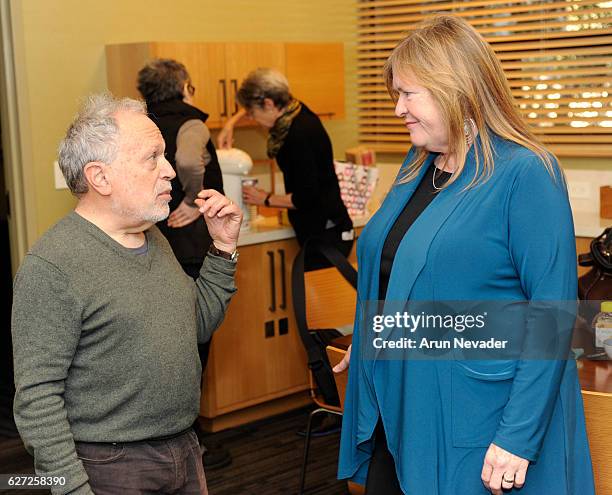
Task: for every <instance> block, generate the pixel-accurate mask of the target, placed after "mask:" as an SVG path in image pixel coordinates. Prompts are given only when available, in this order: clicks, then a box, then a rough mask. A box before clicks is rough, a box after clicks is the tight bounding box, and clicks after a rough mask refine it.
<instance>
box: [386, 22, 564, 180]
mask: <svg viewBox="0 0 612 495" xmlns="http://www.w3.org/2000/svg"><path fill="white" fill-rule="evenodd" d="M406 73H411V74H413V75H414V76H415V77H416V79H417V82H418V83H419V84H420V85H422V86H424V87H426V88H427V89H428V90H429V91H430V92H431V94H432V96H433V98H434V100H435V101H436V102H437V104H438V106H439V108H440V110H441V112H442V116H443V118H444V121H445V122H446V127H447V131H448V137H449V141H448V143H449V149H448V153H449V154H450V155H455V156H456V158H457V167H456V169H455V171H454V172H453V176H452V177H451V179H449V181H448V182H447V183H446V185H449V184H451V183H452V182H454V181H455V180H456V179H457V177H459V174H461V172H462V171H463V168H464V167H465V156H466V154H467V151H468V149H469V145H468V143H467V142H466V135H465V130H464V129H465V122H466V120H467V119H472V120H473V122H474V125H475V127H476V129H477V132H478V135H479V138H480V147H481V149H480V150H475V151H476V153H475V157H476V173H475V176H474V177H473V178H472V181H471V182H470V184H469V185H468V187H472V186H474V185H476V184H477V183H478V182H481V181H486V180H487V179H488V178H489V177H490V176H491V174H492V172H493V166H494V165H493V162H494V160H493V150H492V146H491V133H493V134H496V135H498V136H500V137H501V138H503V139H507V140H509V141H513V142H515V143H517V144H519V145H522V146H524V147H526V148H528V149H530V150H531V151H533V152H534V153H535V154H536V155H537V156H538V157H539V158H540V159H541V160H542V164H543V165H544V166H545V167H546V169H547V170H548V172H549V173H550V174H551V176H552V177H553V178H554V177H555V171H554V166H553V159H554V155H552V154H551V153H550V152H549V151H547V150H546V148H545V147H544V146H543V145H542V143H541V142H540V141H539V140H538V139H537V137H536V136H535V135H534V134H533V132H532V131H531V130H530V129H529V126H528V125H527V124H526V123H525V122H524V121H523V119H522V117H521V114H520V113H519V111H518V109H517V108H516V106H515V102H514V99H513V97H512V93H511V92H510V88H509V86H508V82H507V81H506V77H505V75H504V71H503V69H502V67H501V64H500V63H499V61H498V60H497V57H496V56H495V53H494V52H493V50H492V49H491V47H490V46H489V44H488V43H487V42H486V41H485V40H484V39H483V38H482V37H481V36H480V34H478V32H477V31H476V30H475V29H474V28H473V27H472V26H470V25H469V24H468V23H467V22H466V21H465V20H463V19H461V18H459V17H455V16H452V15H435V16H433V17H431V18H429V19H427V20H425V21H424V22H423V23H421V24H419V25H418V26H416V29H415V30H414V31H412V32H411V33H410V34H409V35H408V36H407V37H406V38H404V39H403V40H402V41H401V42H400V43H399V44H398V45H397V46H396V47H395V48H394V49H393V52H392V53H391V55H390V56H389V58H388V59H387V62H386V63H385V67H384V72H383V75H384V78H385V83H386V85H387V89H388V91H389V94H390V95H391V98H392V99H393V100H394V101H397V92H396V91H395V90H394V89H393V75H394V74H396V75H397V76H399V77H402V75H405V74H406ZM468 127H469V126H468ZM477 143H478V141H477V140H474V146H476V145H477ZM478 151H480V152H481V153H482V157H483V160H482V161H483V162H484V163H480V161H481V160H479V154H480V153H478ZM428 155H429V152H428V151H427V150H426V149H424V148H417V152H416V154H415V155H414V158H413V159H412V160H411V161H410V162H409V163H408V166H407V170H406V172H405V173H404V175H403V176H402V177H401V179H400V182H409V181H410V180H412V179H414V178H415V177H416V176H417V175H418V173H419V170H420V169H421V167H422V166H423V164H424V163H425V160H426V159H427V156H428Z"/></svg>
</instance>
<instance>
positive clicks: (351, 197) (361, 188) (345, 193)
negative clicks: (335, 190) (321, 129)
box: [334, 146, 378, 217]
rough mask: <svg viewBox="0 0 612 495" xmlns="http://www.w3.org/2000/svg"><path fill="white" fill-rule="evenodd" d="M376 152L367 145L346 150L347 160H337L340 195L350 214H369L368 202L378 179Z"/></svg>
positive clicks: (355, 215) (335, 164) (353, 215)
mask: <svg viewBox="0 0 612 495" xmlns="http://www.w3.org/2000/svg"><path fill="white" fill-rule="evenodd" d="M375 163H376V153H375V152H374V150H372V149H368V148H366V147H365V146H357V147H355V148H350V149H347V150H346V162H340V161H335V162H334V166H335V168H336V175H337V176H338V184H339V185H340V195H341V196H342V201H344V204H345V205H346V208H347V210H348V212H349V215H351V216H352V217H360V216H365V215H367V210H366V204H367V203H368V200H369V199H370V197H371V196H372V192H373V191H374V188H375V187H376V182H377V180H378V169H377V168H376V167H375V166H374V165H375Z"/></svg>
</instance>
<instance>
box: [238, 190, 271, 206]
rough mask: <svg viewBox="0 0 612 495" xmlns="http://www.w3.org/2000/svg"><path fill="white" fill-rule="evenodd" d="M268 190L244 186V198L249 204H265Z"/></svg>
mask: <svg viewBox="0 0 612 495" xmlns="http://www.w3.org/2000/svg"><path fill="white" fill-rule="evenodd" d="M267 196H268V192H267V191H265V190H263V189H259V188H257V187H253V186H244V187H243V188H242V199H243V200H244V202H245V203H247V204H249V205H263V204H264V201H265V200H266V197H267Z"/></svg>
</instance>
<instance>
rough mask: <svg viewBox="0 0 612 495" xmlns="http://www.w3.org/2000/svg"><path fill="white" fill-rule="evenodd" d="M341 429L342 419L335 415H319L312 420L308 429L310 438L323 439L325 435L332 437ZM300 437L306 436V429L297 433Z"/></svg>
mask: <svg viewBox="0 0 612 495" xmlns="http://www.w3.org/2000/svg"><path fill="white" fill-rule="evenodd" d="M341 429H342V417H340V416H337V415H335V414H325V415H323V414H319V415H318V416H315V417H314V418H313V420H312V426H311V429H310V436H311V437H324V436H326V435H333V434H334V433H338V432H339V431H340V430H341ZM297 434H298V435H300V436H301V437H305V436H306V428H304V429H303V430H299V431H298V432H297Z"/></svg>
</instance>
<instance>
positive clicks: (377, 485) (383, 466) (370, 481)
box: [365, 419, 404, 495]
mask: <svg viewBox="0 0 612 495" xmlns="http://www.w3.org/2000/svg"><path fill="white" fill-rule="evenodd" d="M403 493H404V492H402V489H401V488H400V485H399V480H398V479H397V472H396V471H395V462H394V461H393V456H392V455H391V452H389V447H387V436H386V435H385V429H384V427H383V424H382V421H381V420H380V419H379V420H378V424H377V425H376V429H375V430H374V451H373V452H372V458H371V459H370V468H369V469H368V478H367V481H366V488H365V495H403Z"/></svg>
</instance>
